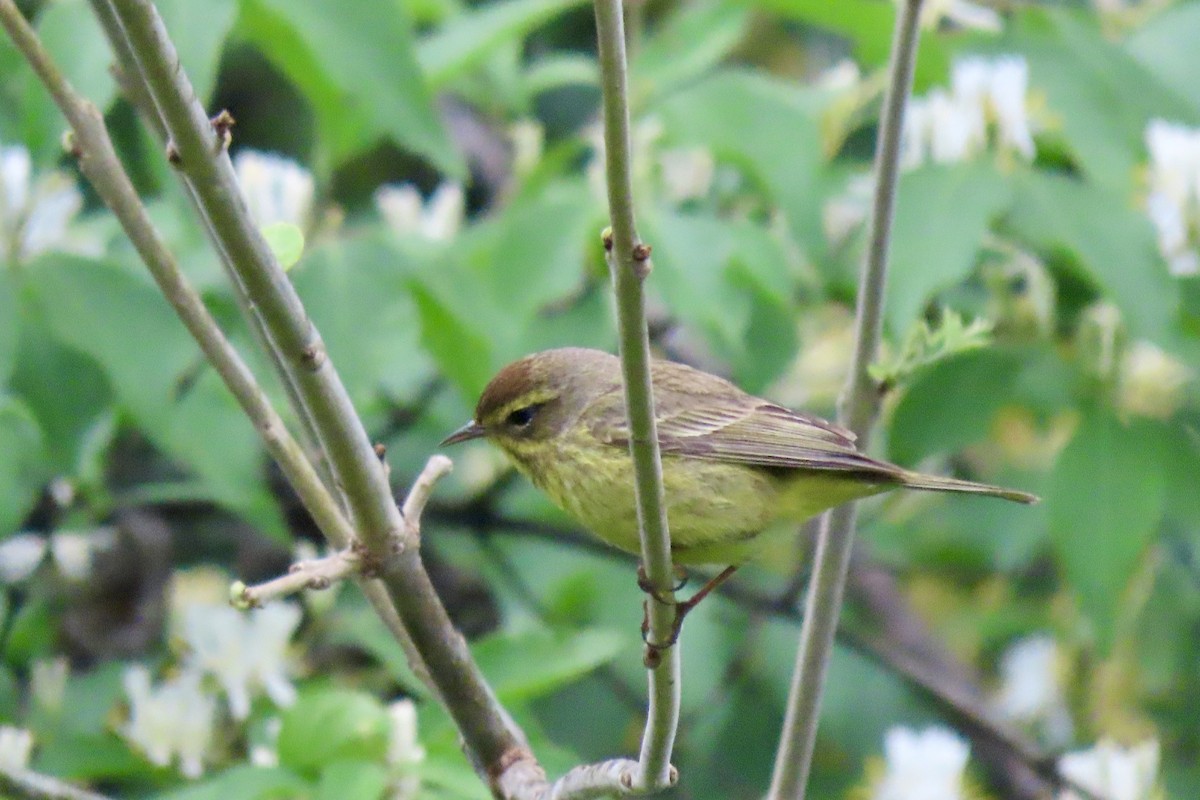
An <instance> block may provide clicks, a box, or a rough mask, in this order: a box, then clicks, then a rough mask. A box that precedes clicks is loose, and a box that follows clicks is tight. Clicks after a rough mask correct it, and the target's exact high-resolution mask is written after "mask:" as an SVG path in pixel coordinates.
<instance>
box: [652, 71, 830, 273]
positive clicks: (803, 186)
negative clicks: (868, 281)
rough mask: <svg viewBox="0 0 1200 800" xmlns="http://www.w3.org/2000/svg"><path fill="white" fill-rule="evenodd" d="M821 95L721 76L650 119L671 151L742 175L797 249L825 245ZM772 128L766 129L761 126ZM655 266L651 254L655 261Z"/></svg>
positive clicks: (744, 76)
mask: <svg viewBox="0 0 1200 800" xmlns="http://www.w3.org/2000/svg"><path fill="white" fill-rule="evenodd" d="M826 101H827V98H826V96H825V95H824V94H822V93H820V92H817V91H813V90H805V89H800V88H797V87H796V86H795V85H793V84H789V83H784V82H782V81H777V80H775V79H773V78H769V77H767V76H765V75H763V74H761V73H757V72H750V71H737V70H725V71H722V72H718V73H716V74H714V75H712V76H710V77H707V78H704V79H702V80H700V81H698V82H697V83H696V84H695V85H693V86H690V87H688V88H687V89H685V90H683V91H680V92H677V93H675V94H673V95H671V96H670V97H669V98H666V99H665V100H664V101H663V102H662V103H661V104H660V105H659V106H658V107H657V108H656V109H655V115H656V116H658V117H659V118H661V119H662V120H663V123H664V125H665V127H666V131H667V135H668V137H669V139H670V141H671V143H673V144H679V145H690V144H694V145H702V146H704V147H707V148H708V149H709V150H711V151H712V152H713V154H714V155H715V156H716V157H717V159H718V160H721V161H727V162H730V163H732V164H734V165H736V166H737V167H739V168H740V169H743V170H745V171H746V172H747V173H748V174H749V175H750V176H751V177H752V178H753V179H754V180H755V181H756V182H758V184H759V185H761V186H762V187H763V188H764V189H765V190H766V191H767V193H768V194H769V196H770V197H771V198H772V199H773V200H774V201H775V203H776V204H778V205H779V207H780V209H781V210H782V211H783V212H784V214H785V215H786V217H787V220H788V222H789V224H790V226H791V228H792V230H793V232H794V233H795V235H796V236H797V238H799V239H800V241H802V242H806V243H808V244H809V245H810V246H813V247H814V248H816V247H819V246H820V243H822V242H823V241H824V233H823V232H822V229H821V218H820V215H821V204H820V203H815V202H813V198H814V197H817V196H819V195H818V192H817V181H818V177H819V173H820V170H821V169H822V162H821V133H820V117H821V112H822V110H823V109H824V106H825V103H826ZM767 119H769V120H771V124H770V125H764V124H763V120H767ZM656 258H657V254H656Z"/></svg>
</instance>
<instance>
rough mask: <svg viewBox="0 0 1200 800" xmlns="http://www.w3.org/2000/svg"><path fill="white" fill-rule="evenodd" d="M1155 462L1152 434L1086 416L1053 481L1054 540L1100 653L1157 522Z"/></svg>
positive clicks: (1159, 493)
mask: <svg viewBox="0 0 1200 800" xmlns="http://www.w3.org/2000/svg"><path fill="white" fill-rule="evenodd" d="M1160 456H1161V439H1160V437H1159V436H1158V432H1157V431H1156V430H1155V429H1153V428H1149V427H1147V426H1145V425H1139V424H1133V425H1126V424H1124V423H1122V422H1120V421H1118V420H1117V419H1116V418H1115V417H1113V416H1112V415H1111V413H1109V412H1108V411H1105V410H1099V409H1096V410H1092V411H1090V412H1089V413H1088V414H1087V415H1086V416H1085V417H1084V418H1083V420H1082V422H1081V423H1080V426H1079V429H1078V430H1077V431H1076V432H1075V436H1074V437H1073V438H1072V439H1071V442H1070V443H1069V444H1068V445H1067V447H1066V449H1065V450H1064V451H1063V453H1062V455H1061V456H1059V459H1058V463H1057V464H1055V467H1054V473H1053V475H1052V476H1051V479H1050V487H1049V490H1048V491H1047V493H1046V512H1047V516H1048V517H1049V520H1050V538H1051V542H1052V543H1053V545H1054V548H1055V550H1056V552H1057V554H1058V557H1059V561H1060V562H1061V564H1062V567H1063V571H1064V572H1065V573H1066V577H1067V580H1068V581H1069V582H1070V584H1071V586H1072V587H1073V588H1074V590H1075V593H1076V595H1077V596H1078V597H1079V602H1080V606H1081V608H1082V611H1083V612H1084V614H1085V615H1087V616H1088V617H1090V618H1091V620H1092V622H1093V623H1094V624H1095V633H1096V637H1097V641H1098V643H1099V645H1100V647H1101V648H1102V649H1104V650H1107V648H1108V646H1109V645H1111V643H1112V637H1113V633H1114V631H1113V624H1114V622H1115V620H1116V618H1117V615H1118V612H1119V609H1120V606H1121V604H1122V598H1123V596H1124V593H1125V589H1126V588H1127V585H1128V583H1129V579H1130V578H1131V577H1132V576H1133V573H1134V572H1135V570H1136V569H1137V566H1138V563H1139V561H1140V560H1141V558H1142V556H1143V554H1144V553H1145V550H1146V547H1147V546H1148V545H1149V544H1150V542H1151V540H1152V539H1153V538H1154V535H1155V533H1156V531H1157V528H1158V522H1159V520H1160V519H1161V517H1162V513H1163V500H1164V495H1165V488H1166V487H1165V480H1164V475H1163V470H1162V461H1161V457H1160Z"/></svg>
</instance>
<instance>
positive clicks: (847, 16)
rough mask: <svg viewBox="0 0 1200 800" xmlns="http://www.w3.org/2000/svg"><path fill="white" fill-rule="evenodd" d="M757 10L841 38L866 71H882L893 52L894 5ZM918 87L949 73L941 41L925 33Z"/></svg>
mask: <svg viewBox="0 0 1200 800" xmlns="http://www.w3.org/2000/svg"><path fill="white" fill-rule="evenodd" d="M742 1H743V2H747V3H748V0H742ZM753 7H754V8H758V9H763V10H766V11H768V12H770V13H775V14H779V15H780V16H784V17H787V18H789V19H795V20H799V21H801V22H804V23H808V24H811V25H816V26H818V27H821V28H825V29H826V30H830V31H833V32H834V33H838V34H841V35H842V36H844V37H846V38H847V39H849V40H850V42H851V44H852V45H853V50H854V55H855V57H856V60H858V61H860V62H861V63H862V64H863V66H864V67H867V68H875V67H883V66H885V65H886V64H887V63H888V58H889V56H890V55H891V52H892V29H893V28H895V17H896V11H895V5H894V4H891V3H881V2H877V0H840V2H837V3H828V2H824V0H757V2H755V3H754V4H753ZM917 54H918V58H917V66H916V74H915V81H914V82H915V87H916V89H917V91H918V92H919V91H920V90H921V89H922V88H924V86H925V85H927V84H928V83H930V82H931V81H933V80H938V79H941V78H943V77H944V76H945V75H946V72H947V66H948V63H949V55H948V54H947V51H946V46H945V44H943V39H942V37H939V36H937V35H930V34H928V33H923V34H922V36H921V39H920V43H919V46H918V47H917Z"/></svg>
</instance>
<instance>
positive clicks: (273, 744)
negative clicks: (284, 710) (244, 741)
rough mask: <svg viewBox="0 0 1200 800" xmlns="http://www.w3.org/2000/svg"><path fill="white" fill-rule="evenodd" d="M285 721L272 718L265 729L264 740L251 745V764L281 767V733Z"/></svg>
mask: <svg viewBox="0 0 1200 800" xmlns="http://www.w3.org/2000/svg"><path fill="white" fill-rule="evenodd" d="M281 730H283V720H281V719H280V718H279V717H271V718H270V719H269V720H267V722H266V725H265V726H264V727H263V740H262V741H258V742H254V743H253V744H251V745H250V763H251V764H253V765H254V766H256V767H278V766H279V732H280V731H281Z"/></svg>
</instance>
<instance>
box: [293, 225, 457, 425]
mask: <svg viewBox="0 0 1200 800" xmlns="http://www.w3.org/2000/svg"><path fill="white" fill-rule="evenodd" d="M408 261H409V258H408V257H407V256H406V255H405V253H403V252H402V251H399V250H398V249H397V248H396V247H394V246H391V245H390V244H388V243H385V242H383V241H380V240H377V239H371V238H368V237H355V238H350V239H339V240H331V241H326V242H323V243H322V244H321V245H320V246H318V247H316V248H315V249H313V250H311V251H310V252H309V253H308V254H307V255H306V256H305V259H304V263H302V264H301V265H300V266H299V267H297V268H296V269H295V270H293V271H292V273H291V275H290V277H291V279H292V282H293V283H294V284H295V286H296V291H297V292H298V293H299V294H300V296H301V298H303V299H304V305H305V307H306V308H307V309H308V313H309V315H310V316H311V317H312V319H313V322H314V323H316V326H317V329H318V330H319V331H320V332H321V337H322V338H323V339H324V340H325V347H326V349H327V350H328V351H329V355H330V357H331V358H332V359H333V363H334V364H336V365H337V368H338V374H340V375H341V377H342V381H343V383H345V385H346V390H347V391H348V392H349V393H350V398H351V399H352V400H353V401H354V404H355V405H356V406H357V407H358V408H359V409H360V410H361V411H368V410H370V409H371V408H372V407H373V405H375V404H376V403H377V402H378V398H379V395H380V393H381V390H386V391H387V392H388V393H389V394H391V395H392V396H393V397H398V398H405V397H411V396H413V395H415V394H416V393H417V392H418V391H419V390H420V387H421V386H422V385H423V384H424V383H425V382H426V381H428V380H429V379H430V377H431V375H432V372H433V368H432V364H431V361H430V359H429V358H428V356H427V354H426V353H425V352H424V350H422V348H421V346H420V331H421V328H420V322H419V318H418V315H417V309H416V306H415V304H414V303H413V301H412V299H411V298H410V296H409V292H408V287H407V282H408V280H409V264H408Z"/></svg>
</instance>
